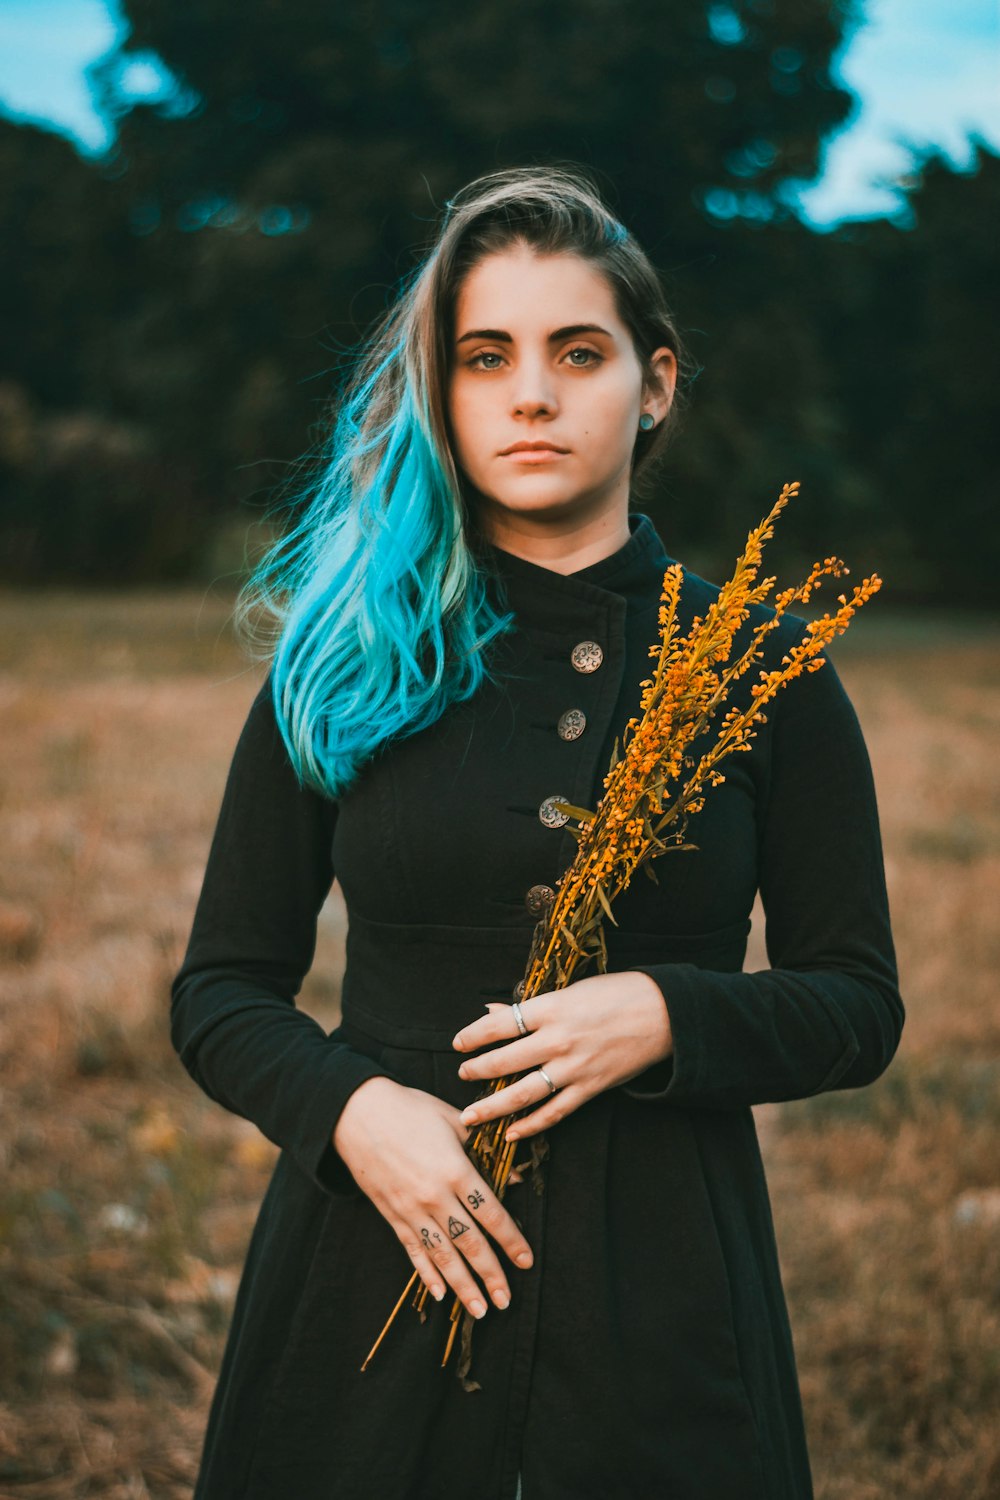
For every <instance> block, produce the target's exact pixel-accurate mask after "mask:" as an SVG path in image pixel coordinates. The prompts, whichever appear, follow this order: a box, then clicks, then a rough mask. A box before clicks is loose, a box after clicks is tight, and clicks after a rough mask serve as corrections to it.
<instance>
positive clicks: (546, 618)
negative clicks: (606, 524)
mask: <svg viewBox="0 0 1000 1500" xmlns="http://www.w3.org/2000/svg"><path fill="white" fill-rule="evenodd" d="M628 524H629V539H628V541H627V542H623V543H622V545H621V546H620V547H619V548H618V550H617V551H616V552H612V553H609V555H608V556H607V557H602V558H600V559H599V561H598V562H595V563H591V564H590V565H589V566H588V567H586V568H579V569H578V570H577V571H576V572H575V573H559V572H556V570H555V569H553V568H547V567H545V566H544V565H543V564H542V563H536V562H529V561H528V560H527V559H526V558H523V557H517V556H515V554H514V553H513V552H506V551H505V550H504V549H503V548H502V547H498V546H497V545H496V543H494V542H490V541H485V540H484V541H483V544H482V552H483V556H484V558H485V561H486V564H487V567H488V569H489V571H490V572H491V573H492V574H493V575H494V577H495V579H496V580H497V581H498V582H499V583H500V584H501V586H502V596H503V595H505V596H506V602H505V603H504V600H503V597H501V602H502V603H504V607H509V608H511V609H513V610H514V611H515V612H516V613H517V615H518V616H519V617H521V618H522V619H524V621H525V623H531V624H535V625H538V626H541V627H543V628H548V629H553V630H554V629H558V628H559V626H560V624H561V623H565V618H566V615H567V613H568V614H569V615H571V616H574V617H575V616H578V614H579V612H580V610H581V608H582V609H584V610H586V609H587V608H588V607H589V608H594V607H595V606H602V605H603V606H605V607H606V606H607V605H609V604H611V603H613V601H614V600H615V599H621V600H624V601H625V604H626V606H627V607H628V608H630V609H631V608H632V607H639V606H642V605H644V604H648V603H649V602H650V601H651V600H654V599H657V598H659V595H660V591H661V589H662V586H663V575H664V573H665V571H666V569H667V568H668V567H669V566H670V565H671V563H673V561H674V559H673V558H672V557H670V556H669V555H668V554H667V552H666V550H665V548H664V546H663V542H662V541H661V539H660V536H659V533H658V532H657V530H656V527H655V526H654V525H653V523H652V521H651V520H650V518H649V516H647V515H645V514H644V513H643V512H641V511H632V512H630V513H629V517H628Z"/></svg>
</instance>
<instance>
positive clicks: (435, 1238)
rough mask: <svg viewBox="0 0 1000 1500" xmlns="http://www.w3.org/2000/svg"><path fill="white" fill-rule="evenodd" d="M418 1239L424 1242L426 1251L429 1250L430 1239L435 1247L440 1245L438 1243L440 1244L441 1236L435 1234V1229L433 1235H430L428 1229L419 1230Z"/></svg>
mask: <svg viewBox="0 0 1000 1500" xmlns="http://www.w3.org/2000/svg"><path fill="white" fill-rule="evenodd" d="M420 1238H421V1239H422V1240H423V1242H424V1248H425V1249H427V1250H429V1249H430V1248H431V1240H432V1239H433V1241H434V1243H435V1244H436V1245H440V1243H441V1236H440V1235H439V1234H438V1232H437V1230H436V1229H435V1231H434V1233H433V1234H432V1233H431V1231H430V1230H429V1229H421V1231H420Z"/></svg>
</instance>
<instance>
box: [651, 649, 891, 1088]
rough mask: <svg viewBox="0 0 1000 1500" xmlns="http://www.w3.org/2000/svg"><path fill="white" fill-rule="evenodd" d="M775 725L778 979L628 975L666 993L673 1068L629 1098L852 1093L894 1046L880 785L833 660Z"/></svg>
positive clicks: (768, 906)
mask: <svg viewBox="0 0 1000 1500" xmlns="http://www.w3.org/2000/svg"><path fill="white" fill-rule="evenodd" d="M771 715H772V724H771V740H770V764H769V772H768V775H767V777H766V789H765V795H764V799H763V802H764V805H763V807H762V808H761V809H760V810H759V812H758V819H757V826H758V871H759V876H758V883H759V888H760V895H761V901H762V904H763V907H764V912H765V944H766V948H767V956H768V962H769V963H770V964H771V966H772V967H771V968H770V969H769V970H761V971H759V972H755V973H722V972H717V971H714V970H705V969H701V968H698V967H696V966H695V965H693V964H690V963H652V964H636V965H634V966H633V967H634V968H635V969H637V970H639V971H640V972H642V973H644V974H648V975H649V976H650V977H651V978H652V979H654V980H655V981H656V983H657V984H658V985H659V987H660V989H661V990H662V992H663V997H664V1001H665V1003H666V1006H667V1010H668V1013H669V1016H670V1023H671V1027H672V1031H673V1053H672V1055H671V1057H669V1058H667V1059H666V1060H665V1061H663V1062H661V1063H657V1064H655V1065H654V1066H653V1067H651V1068H648V1069H646V1070H645V1071H644V1072H643V1073H642V1074H639V1075H637V1076H636V1078H634V1079H632V1080H630V1081H629V1082H628V1083H627V1084H623V1085H622V1087H623V1088H624V1089H625V1091H626V1092H627V1093H628V1094H629V1095H631V1096H632V1097H633V1098H636V1099H645V1100H650V1101H657V1102H662V1103H666V1104H680V1105H684V1106H691V1107H696V1108H706V1109H726V1108H739V1107H742V1106H746V1105H753V1104H760V1103H763V1102H765V1101H767V1100H785V1099H797V1098H804V1097H806V1096H807V1095H810V1094H818V1093H821V1092H823V1091H824V1090H828V1089H846V1088H858V1087H860V1086H861V1085H864V1084H868V1083H871V1082H872V1081H873V1080H874V1079H875V1078H877V1077H878V1076H879V1075H880V1074H881V1073H882V1072H883V1071H884V1070H885V1068H887V1067H888V1065H889V1062H890V1061H891V1059H892V1057H893V1054H894V1053H895V1050H896V1047H897V1045H898V1043H899V1038H900V1034H901V1031H902V1027H903V1020H904V1007H903V1002H902V999H901V997H900V994H899V988H898V974H897V969H896V957H895V951H894V946H893V940H892V932H891V928H890V919H889V905H888V895H887V892H886V884H885V872H884V863H883V855H882V843H881V836H880V829H879V816H878V808H877V804H876V795H875V785H874V779H873V776H872V769H871V763H870V760H869V756H868V751H867V748H866V745H865V742H864V738H863V735H862V731H861V726H860V724H859V722H858V718H857V714H856V712H855V710H854V706H853V704H852V703H851V701H850V699H849V697H848V696H847V693H846V691H845V690H844V687H843V684H842V683H841V680H840V678H839V676H838V674H837V672H836V670H835V668H834V665H833V662H832V660H831V659H830V657H829V656H828V655H827V657H826V660H825V662H824V665H823V666H822V667H821V668H820V669H819V670H818V671H817V672H811V673H810V672H806V673H803V674H802V675H801V676H800V677H798V678H795V679H793V681H791V682H790V683H788V684H786V686H785V687H783V688H782V689H780V691H779V693H778V695H777V698H776V699H775V700H774V702H773V703H772V704H771ZM708 795H709V796H711V795H712V793H711V791H709V793H708Z"/></svg>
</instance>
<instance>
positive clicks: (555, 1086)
mask: <svg viewBox="0 0 1000 1500" xmlns="http://www.w3.org/2000/svg"><path fill="white" fill-rule="evenodd" d="M536 1071H537V1072H539V1073H541V1075H542V1077H543V1078H544V1079H545V1082H546V1083H547V1084H548V1086H549V1093H550V1094H554V1093H555V1092H556V1090H557V1089H558V1087H559V1085H558V1084H555V1083H553V1082H552V1079H551V1078H550V1077H549V1075H548V1073H546V1071H545V1069H544V1068H538V1069H536Z"/></svg>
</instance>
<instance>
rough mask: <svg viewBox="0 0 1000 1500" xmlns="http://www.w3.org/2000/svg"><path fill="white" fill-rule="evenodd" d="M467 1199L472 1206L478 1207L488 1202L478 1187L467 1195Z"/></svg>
mask: <svg viewBox="0 0 1000 1500" xmlns="http://www.w3.org/2000/svg"><path fill="white" fill-rule="evenodd" d="M465 1201H466V1203H468V1205H469V1207H470V1208H478V1207H479V1205H480V1204H481V1203H485V1202H486V1199H485V1198H484V1197H483V1195H482V1193H481V1192H480V1191H479V1189H478V1188H473V1190H472V1192H471V1193H468V1194H467V1195H466V1199H465Z"/></svg>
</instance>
